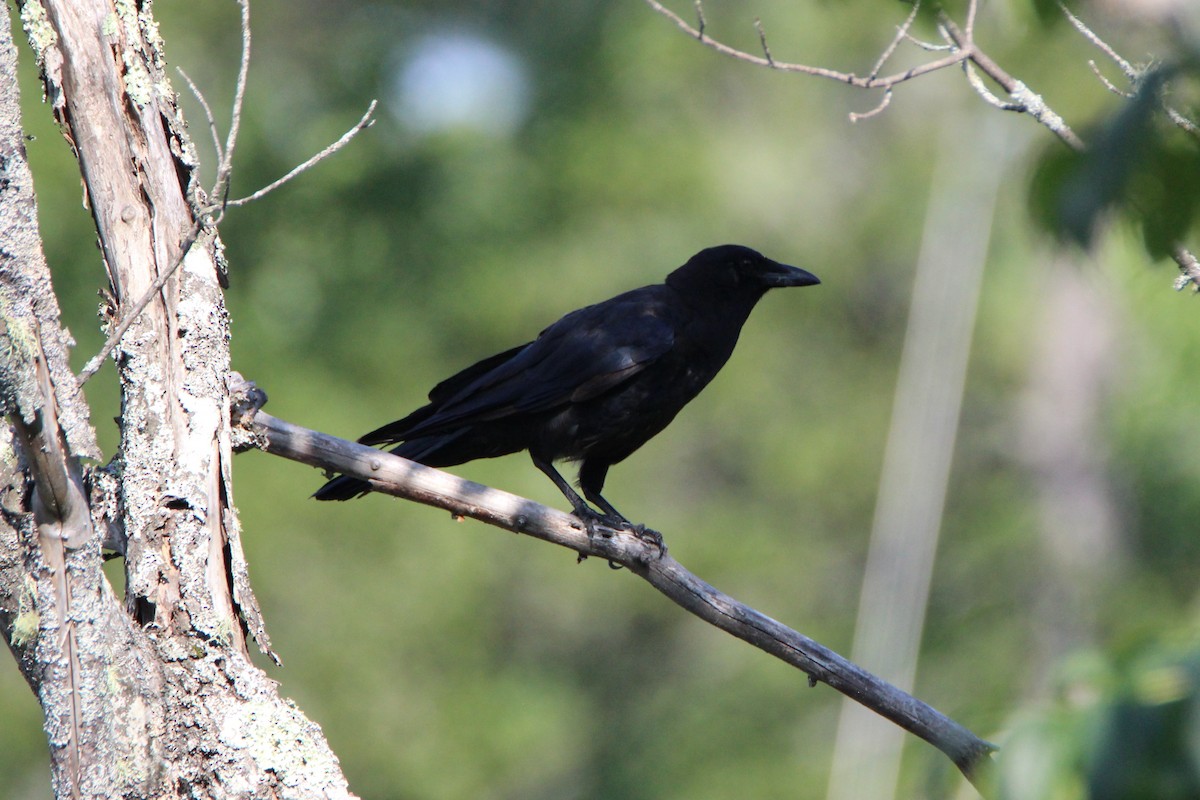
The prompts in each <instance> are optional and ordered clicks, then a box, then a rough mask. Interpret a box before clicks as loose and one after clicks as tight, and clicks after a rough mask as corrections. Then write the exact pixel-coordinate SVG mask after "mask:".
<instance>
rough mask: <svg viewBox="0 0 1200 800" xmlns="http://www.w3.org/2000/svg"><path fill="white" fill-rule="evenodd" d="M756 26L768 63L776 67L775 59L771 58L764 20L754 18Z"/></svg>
mask: <svg viewBox="0 0 1200 800" xmlns="http://www.w3.org/2000/svg"><path fill="white" fill-rule="evenodd" d="M754 27H755V29H756V30H757V31H758V42H759V44H761V45H762V51H763V56H764V57H765V58H766V59H767V63H768V64H770V65H771V66H772V67H774V66H775V59H773V58H771V48H769V47H767V32H766V31H765V30H764V29H763V24H762V20H761V19H759V18H758V17H755V18H754Z"/></svg>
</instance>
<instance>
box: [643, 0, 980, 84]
mask: <svg viewBox="0 0 1200 800" xmlns="http://www.w3.org/2000/svg"><path fill="white" fill-rule="evenodd" d="M645 3H646V5H648V6H650V8H651V9H653V10H654V11H655V12H657V13H658V14H661V15H662V16H664V17H666V18H667V19H669V20H670V21H671V22H673V23H674V24H675V27H677V28H679V29H680V30H681V31H683V32H684V33H685V34H687V35H688V36H690V37H692V38H693V39H696V40H698V41H699V42H701V43H702V44H703V45H704V46H705V47H709V48H711V49H713V50H715V51H717V52H718V53H721V54H722V55H726V56H729V57H730V58H734V59H737V60H738V61H744V62H746V63H747V64H754V65H757V66H760V67H768V68H770V69H775V70H779V71H780V72H798V73H801V74H803V75H812V76H814V77H818V78H828V79H829V80H834V81H838V82H839V83H846V84H849V85H851V86H857V87H858V88H860V89H888V88H891V87H892V86H895V85H896V84H898V83H903V82H905V81H909V80H912V79H913V78H917V77H920V76H921V75H926V74H928V73H930V72H936V71H937V70H940V69H945V68H946V67H952V66H954V65H955V64H958V63H960V62H962V60H963V59H965V58H967V57H968V55H967V53H964V52H956V53H953V54H951V55H948V56H945V57H943V58H939V59H935V60H933V61H929V62H927V63H925V64H921V65H918V66H916V67H912V68H911V69H907V70H904V71H903V72H897V73H896V74H894V75H887V76H885V77H882V78H879V77H876V78H869V77H862V76H860V75H855V74H854V73H851V72H838V71H837V70H832V69H826V68H824V67H813V66H809V65H807V64H794V63H789V62H787V61H777V60H775V59H774V58H772V59H770V60H768V59H766V58H763V57H761V56H756V55H753V54H751V53H747V52H745V51H743V50H738V49H737V48H734V47H730V46H729V45H727V44H724V43H722V42H718V41H716V40H714V39H712V38H711V37H709V36H706V35H705V34H704V33H703V32H702V31H700V30H697V29H696V28H693V27H692V26H691V25H690V24H688V22H687V21H686V20H685V19H683V18H682V17H680V16H679V15H678V14H676V13H675V12H674V11H672V10H671V9H669V8H667V7H666V6H664V5H663V4H662V3H660V2H658V0H645Z"/></svg>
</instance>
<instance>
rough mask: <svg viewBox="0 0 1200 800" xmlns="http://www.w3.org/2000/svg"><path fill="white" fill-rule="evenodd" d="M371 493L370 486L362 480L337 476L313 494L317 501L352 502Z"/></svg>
mask: <svg viewBox="0 0 1200 800" xmlns="http://www.w3.org/2000/svg"><path fill="white" fill-rule="evenodd" d="M369 491H371V485H370V484H369V483H367V482H366V481H364V480H360V479H358V478H351V477H350V476H349V475H339V476H338V477H336V478H334V479H333V480H331V481H329V482H328V483H326V484H325V485H324V486H322V487H321V488H320V489H317V491H316V492H314V493H313V497H314V498H315V499H317V500H353V499H354V498H356V497H362V496H363V495H364V494H366V493H367V492H369Z"/></svg>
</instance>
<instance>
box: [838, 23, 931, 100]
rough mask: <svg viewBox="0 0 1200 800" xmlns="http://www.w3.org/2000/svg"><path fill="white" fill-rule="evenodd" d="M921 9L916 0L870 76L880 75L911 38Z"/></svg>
mask: <svg viewBox="0 0 1200 800" xmlns="http://www.w3.org/2000/svg"><path fill="white" fill-rule="evenodd" d="M920 10H921V0H914V2H913V8H912V11H911V12H909V14H908V18H907V19H905V20H904V22H903V23H902V24H901V25H900V26H899V27H898V28H896V35H895V36H894V37H893V38H892V41H891V43H890V44H888V46H887V47H885V48H884V49H883V52H882V53H881V54H880V55H879V60H878V61H876V62H875V66H874V67H872V68H871V73H870V77H872V78H877V77H879V71H880V70H881V69H883V65H884V64H886V63H887V62H888V59H889V58H891V57H892V54H893V53H895V52H896V48H897V47H899V46H900V43H901V42H902V41H904V40H905V39H906V38H911V37H909V35H908V31H909V30H910V29H911V28H912V24H913V22H914V21H915V20H916V18H917V13H918V12H920ZM886 104H887V100H886V99H885V101H884V105H885V106H886ZM852 116H853V115H852Z"/></svg>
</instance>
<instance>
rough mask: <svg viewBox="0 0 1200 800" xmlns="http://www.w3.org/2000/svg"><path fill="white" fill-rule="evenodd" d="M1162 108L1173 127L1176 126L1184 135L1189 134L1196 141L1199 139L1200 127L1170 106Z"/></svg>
mask: <svg viewBox="0 0 1200 800" xmlns="http://www.w3.org/2000/svg"><path fill="white" fill-rule="evenodd" d="M1164 108H1165V110H1166V112H1167V118H1168V119H1170V120H1171V122H1173V123H1175V125H1177V126H1178V127H1179V128H1180V129H1182V130H1183V131H1184V132H1185V133H1189V134H1191V135H1192V136H1194V137H1196V138H1197V139H1200V126H1198V125H1197V124H1196V123H1195V122H1194V121H1192V120H1191V119H1189V118H1187V117H1185V116H1184V115H1183V114H1180V113H1179V112H1178V111H1176V110H1175V109H1174V108H1172V107H1171V106H1165V107H1164Z"/></svg>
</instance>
